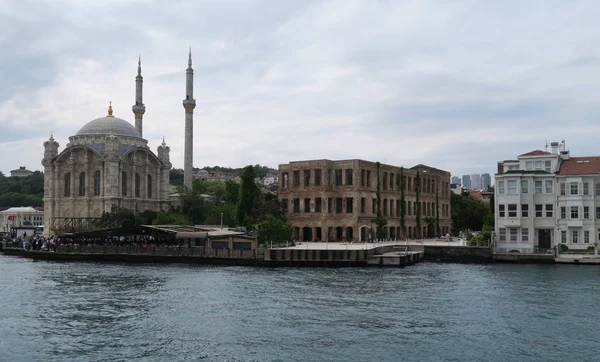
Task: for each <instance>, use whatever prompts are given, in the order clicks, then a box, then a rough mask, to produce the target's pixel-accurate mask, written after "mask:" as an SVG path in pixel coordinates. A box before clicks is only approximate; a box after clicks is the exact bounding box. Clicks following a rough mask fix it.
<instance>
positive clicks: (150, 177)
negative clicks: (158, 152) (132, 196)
mask: <svg viewBox="0 0 600 362" xmlns="http://www.w3.org/2000/svg"><path fill="white" fill-rule="evenodd" d="M146 190H147V194H146V197H147V198H149V199H151V198H152V176H151V175H148V187H146Z"/></svg>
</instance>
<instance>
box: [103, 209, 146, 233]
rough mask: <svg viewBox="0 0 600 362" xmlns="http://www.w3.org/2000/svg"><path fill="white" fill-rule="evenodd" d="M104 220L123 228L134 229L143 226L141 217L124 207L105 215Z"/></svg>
mask: <svg viewBox="0 0 600 362" xmlns="http://www.w3.org/2000/svg"><path fill="white" fill-rule="evenodd" d="M102 219H103V220H104V221H107V222H110V223H111V224H113V225H115V226H119V227H122V228H132V227H135V226H137V225H141V224H142V219H141V217H140V215H136V213H135V212H133V210H130V209H127V208H124V207H117V208H115V209H113V210H112V211H111V212H106V213H104V214H103V215H102Z"/></svg>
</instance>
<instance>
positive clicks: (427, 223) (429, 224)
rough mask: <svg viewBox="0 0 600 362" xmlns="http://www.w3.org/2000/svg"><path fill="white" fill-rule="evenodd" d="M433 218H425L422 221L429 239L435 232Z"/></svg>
mask: <svg viewBox="0 0 600 362" xmlns="http://www.w3.org/2000/svg"><path fill="white" fill-rule="evenodd" d="M435 220H436V219H435V218H434V217H432V216H427V217H425V218H424V219H423V221H424V222H425V226H426V227H427V236H428V237H431V236H432V235H433V233H434V231H435V226H436V224H435Z"/></svg>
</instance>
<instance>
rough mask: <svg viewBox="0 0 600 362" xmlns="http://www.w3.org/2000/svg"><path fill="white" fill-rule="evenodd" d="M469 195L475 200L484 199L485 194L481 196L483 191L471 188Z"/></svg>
mask: <svg viewBox="0 0 600 362" xmlns="http://www.w3.org/2000/svg"><path fill="white" fill-rule="evenodd" d="M469 195H471V197H472V198H474V199H475V200H483V196H481V192H479V191H477V190H469Z"/></svg>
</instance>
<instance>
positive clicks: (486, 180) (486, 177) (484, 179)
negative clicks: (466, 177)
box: [481, 173, 492, 190]
mask: <svg viewBox="0 0 600 362" xmlns="http://www.w3.org/2000/svg"><path fill="white" fill-rule="evenodd" d="M491 185H492V177H491V176H490V174H489V173H484V174H483V175H481V188H482V189H484V190H487V189H488V187H490V186H491Z"/></svg>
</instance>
